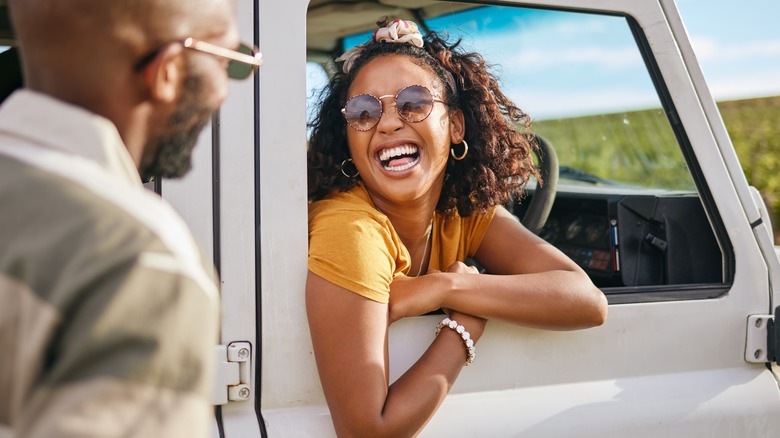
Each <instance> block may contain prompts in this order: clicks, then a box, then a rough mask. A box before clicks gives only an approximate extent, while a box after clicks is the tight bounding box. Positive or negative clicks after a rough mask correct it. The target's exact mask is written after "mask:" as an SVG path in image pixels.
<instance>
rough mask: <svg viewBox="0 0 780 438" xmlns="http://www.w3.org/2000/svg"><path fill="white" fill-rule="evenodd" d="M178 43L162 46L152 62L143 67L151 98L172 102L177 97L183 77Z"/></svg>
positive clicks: (181, 48)
mask: <svg viewBox="0 0 780 438" xmlns="http://www.w3.org/2000/svg"><path fill="white" fill-rule="evenodd" d="M183 51H184V47H182V46H181V45H180V44H170V45H168V46H166V47H164V48H163V49H162V50H160V52H159V53H158V54H157V56H155V57H154V59H153V60H152V62H150V63H149V64H147V65H146V66H145V67H144V69H143V78H144V81H145V82H146V86H147V88H148V89H149V94H150V95H151V97H152V99H154V100H157V101H160V102H163V103H173V102H175V101H176V100H177V99H178V94H179V90H180V87H181V84H180V82H181V79H182V78H183V77H184V71H183V69H184V60H183V59H182V56H181V54H182V52H183Z"/></svg>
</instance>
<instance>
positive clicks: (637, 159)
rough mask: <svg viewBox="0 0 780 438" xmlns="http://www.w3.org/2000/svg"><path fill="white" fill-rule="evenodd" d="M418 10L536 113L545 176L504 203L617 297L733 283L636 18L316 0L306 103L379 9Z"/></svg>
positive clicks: (423, 25)
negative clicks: (476, 56)
mask: <svg viewBox="0 0 780 438" xmlns="http://www.w3.org/2000/svg"><path fill="white" fill-rule="evenodd" d="M385 16H387V17H391V18H401V19H405V20H412V21H414V22H415V23H417V24H418V26H419V27H420V29H421V31H422V32H423V33H425V32H427V31H430V30H434V31H437V32H439V33H444V34H446V35H448V36H449V37H451V39H458V38H460V39H461V40H462V46H463V47H465V48H467V49H469V50H474V51H477V52H479V53H480V54H482V55H483V56H484V57H485V58H486V59H487V60H488V62H489V63H491V64H493V66H494V71H495V72H497V74H498V76H499V77H500V79H501V81H502V84H501V86H502V87H503V90H504V92H505V93H507V94H508V95H509V96H510V98H512V99H513V100H514V101H515V103H516V104H518V106H520V107H521V108H523V109H524V111H526V112H527V113H529V114H530V115H531V117H532V119H533V123H532V129H533V131H534V133H535V134H536V135H537V138H538V139H539V141H538V143H539V145H540V152H539V154H538V158H539V160H538V163H539V167H540V170H541V174H542V179H543V184H537V182H536V181H531V182H529V185H528V187H527V191H526V193H525V194H524V195H523V196H521V197H520V198H519V199H518V200H517V201H516V202H515V203H513V204H512V205H508V206H506V207H507V208H508V209H509V210H510V211H512V212H513V213H514V214H515V215H516V216H517V217H518V218H519V219H521V220H522V221H523V222H524V224H525V225H526V226H527V227H528V228H530V229H531V230H533V231H535V232H537V234H539V235H540V236H541V237H543V238H544V239H545V240H547V241H548V242H549V243H551V244H553V245H555V246H556V247H557V248H559V249H560V250H561V251H563V252H564V253H565V254H567V255H568V256H569V257H570V258H572V259H573V260H575V261H576V262H577V263H578V264H579V265H580V266H581V267H582V268H583V269H585V271H586V272H587V273H588V274H589V275H590V277H591V278H592V279H593V281H594V282H595V284H596V285H597V286H599V287H600V288H602V290H603V291H604V292H605V293H606V294H607V295H608V297H609V299H610V302H611V303H626V302H640V301H659V300H680V299H694V298H711V297H716V296H719V295H722V294H723V293H725V292H726V291H727V290H728V284H729V282H730V278H731V275H732V274H731V271H732V269H731V268H730V262H729V260H730V257H729V251H728V239H727V238H726V237H725V233H723V232H722V230H721V229H720V228H722V227H719V225H718V218H717V215H716V214H712V213H710V212H708V209H707V208H706V206H707V205H708V202H709V201H708V199H709V195H708V193H707V189H706V185H704V184H703V183H702V182H701V178H700V175H699V172H698V170H697V168H696V162H695V160H692V159H691V157H692V152H690V146H689V145H688V144H687V136H686V135H685V130H684V127H683V126H682V125H681V124H680V122H679V121H678V120H677V118H676V117H674V106H673V104H672V102H671V99H670V97H669V95H668V92H667V91H666V89H665V87H664V84H663V81H662V80H660V77H659V73H658V70H657V67H656V66H655V63H654V60H653V57H652V54H651V53H650V50H649V48H648V46H647V44H646V42H645V40H644V39H643V37H642V30H641V28H640V27H639V26H638V25H637V24H636V22H635V21H634V20H632V19H631V17H624V16H614V15H598V14H592V13H584V12H578V11H561V10H544V9H534V8H524V7H518V6H514V7H513V6H509V5H506V6H497V5H495V6H492V5H484V4H474V3H465V2H464V3H460V2H439V1H430V0H379V1H331V0H312V1H311V2H310V4H309V11H308V16H307V25H308V27H307V30H308V37H307V54H308V61H309V74H308V78H309V83H308V84H307V86H308V91H307V96H309V97H308V107H309V114H310V116H311V114H313V112H314V111H316V106H317V90H318V87H321V86H322V85H323V84H324V83H325V82H326V81H327V79H328V77H329V75H330V74H332V72H333V71H335V70H334V69H336V68H339V67H338V65H336V63H335V62H334V59H335V58H337V57H338V56H339V55H340V54H341V53H343V52H344V51H345V50H348V49H349V48H351V47H353V46H355V45H357V44H361V43H363V42H365V41H367V40H368V38H369V37H370V34H371V32H373V30H374V29H375V28H376V22H377V21H378V20H379V19H380V17H385Z"/></svg>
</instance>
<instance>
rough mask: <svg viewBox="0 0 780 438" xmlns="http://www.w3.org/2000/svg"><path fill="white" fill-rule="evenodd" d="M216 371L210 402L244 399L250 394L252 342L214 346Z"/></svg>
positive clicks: (217, 402)
mask: <svg viewBox="0 0 780 438" xmlns="http://www.w3.org/2000/svg"><path fill="white" fill-rule="evenodd" d="M215 352H216V359H217V370H216V371H217V372H216V378H215V380H214V391H213V393H212V396H211V404H213V405H224V404H227V403H228V402H229V401H246V400H249V398H250V397H251V396H252V388H251V386H250V383H251V382H250V379H251V376H252V368H251V366H252V344H250V343H249V342H231V343H230V344H228V345H227V346H224V345H217V346H216V350H215Z"/></svg>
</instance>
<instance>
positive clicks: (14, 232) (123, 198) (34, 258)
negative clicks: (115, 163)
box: [0, 154, 215, 293]
mask: <svg viewBox="0 0 780 438" xmlns="http://www.w3.org/2000/svg"><path fill="white" fill-rule="evenodd" d="M0 203H2V204H3V205H8V206H13V207H12V208H7V209H3V211H2V212H0V241H3V242H4V246H5V248H4V253H3V255H1V256H0V270H2V271H4V272H5V273H6V274H9V275H11V276H12V277H15V278H17V279H21V280H24V281H25V282H26V283H29V282H37V283H36V284H31V286H33V288H34V289H36V290H38V291H39V292H41V293H46V292H45V291H47V290H50V289H51V287H53V286H52V285H53V283H54V282H56V281H60V280H61V278H60V276H61V275H65V273H66V272H69V273H71V274H70V275H71V277H72V276H73V273H76V272H77V273H79V274H77V275H81V274H82V273H84V275H87V274H86V273H87V272H93V273H94V274H95V275H99V273H98V272H96V271H99V270H103V271H109V270H112V269H117V267H118V266H122V265H124V266H127V265H130V264H138V263H140V264H145V265H148V266H151V267H157V270H160V269H165V270H168V271H175V272H177V274H178V275H183V276H188V277H190V278H192V279H194V280H195V281H196V282H197V283H198V284H200V285H201V287H202V288H205V289H214V287H215V286H214V283H213V281H211V271H210V267H209V266H208V265H207V264H206V263H205V262H204V260H203V258H202V254H201V252H200V250H199V248H198V247H197V245H196V244H195V243H194V240H193V238H192V235H191V233H190V232H189V229H188V228H187V227H186V225H185V224H184V222H183V221H182V220H181V219H180V218H179V216H178V215H177V214H176V213H175V211H174V210H173V209H172V208H171V207H170V206H169V205H168V204H167V203H166V202H165V201H164V200H162V199H161V198H160V197H159V196H157V195H155V194H153V193H151V192H148V191H146V190H144V189H142V188H138V187H132V186H128V184H126V183H123V182H122V181H121V180H116V181H113V180H112V179H111V178H109V177H106V175H98V176H95V179H94V181H90V178H89V176H84V178H70V177H68V176H64V175H63V174H62V173H58V172H52V171H51V169H45V168H40V167H37V166H35V165H34V164H30V163H27V162H22V161H18V160H15V159H14V158H11V157H8V156H4V155H2V154H0ZM150 254H151V255H153V256H150ZM150 257H151V258H150ZM161 261H164V263H163V262H161ZM44 267H45V268H44ZM29 272H39V274H37V275H35V276H30V274H29ZM44 274H45V275H44ZM25 275H27V276H28V278H25V279H22V278H20V277H22V276H25ZM209 292H213V291H211V290H210V291H209Z"/></svg>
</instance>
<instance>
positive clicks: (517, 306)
mask: <svg viewBox="0 0 780 438" xmlns="http://www.w3.org/2000/svg"><path fill="white" fill-rule="evenodd" d="M475 258H476V260H477V261H478V262H479V263H480V264H481V265H482V266H483V267H485V269H486V270H487V272H489V273H490V274H482V275H465V274H459V273H455V274H452V273H433V274H430V275H425V276H422V277H419V278H416V279H405V281H402V282H397V281H394V282H393V284H392V285H391V289H392V293H391V294H390V296H391V314H392V318H393V320H396V319H400V318H402V317H405V316H412V315H419V314H422V313H425V312H428V311H430V310H435V309H436V308H439V307H444V308H449V309H454V310H458V311H460V312H463V313H468V314H470V315H477V316H480V317H482V318H487V319H500V320H504V321H510V322H514V323H517V324H522V325H525V326H531V327H538V328H544V329H552V330H570V329H579V328H587V327H593V326H597V325H601V324H603V323H604V321H605V319H606V316H607V300H606V298H605V297H604V294H603V293H602V292H601V291H600V290H599V289H598V288H597V287H596V286H594V285H593V282H591V280H590V278H589V277H588V275H587V274H586V273H585V272H584V271H583V270H582V269H581V268H580V267H579V266H577V264H576V263H574V262H573V261H572V260H571V259H569V258H568V257H566V255H564V254H563V253H562V252H560V251H559V250H558V249H556V248H555V247H554V246H552V245H550V244H549V243H547V242H545V241H544V240H542V239H541V238H539V237H537V236H536V235H534V234H533V233H531V232H530V231H528V229H526V228H525V227H523V226H522V224H520V222H519V221H518V220H517V219H516V218H515V217H514V216H513V215H512V214H511V213H509V212H508V211H506V210H505V209H504V208H502V207H499V208H498V210H497V211H496V214H495V216H494V217H493V220H492V221H491V223H490V226H489V227H488V230H487V232H486V234H485V237H484V238H483V240H482V243H481V245H480V247H479V250H478V251H477V253H476V255H475ZM396 283H397V284H396Z"/></svg>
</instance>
